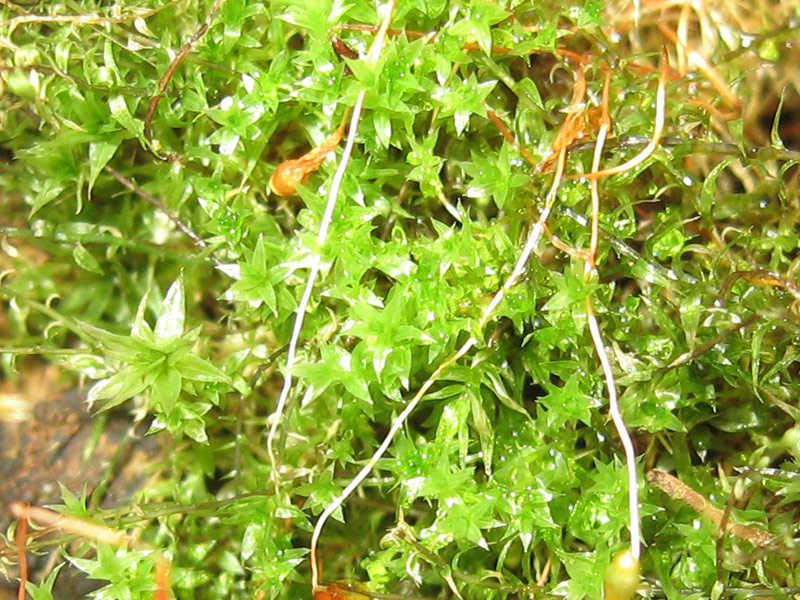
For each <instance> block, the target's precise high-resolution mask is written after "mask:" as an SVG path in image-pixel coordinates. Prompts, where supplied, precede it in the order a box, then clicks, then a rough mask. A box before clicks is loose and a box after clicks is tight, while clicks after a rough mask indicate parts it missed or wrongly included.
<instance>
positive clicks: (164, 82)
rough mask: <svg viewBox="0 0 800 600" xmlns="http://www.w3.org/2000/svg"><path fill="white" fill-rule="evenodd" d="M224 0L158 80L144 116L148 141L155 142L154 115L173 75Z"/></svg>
mask: <svg viewBox="0 0 800 600" xmlns="http://www.w3.org/2000/svg"><path fill="white" fill-rule="evenodd" d="M222 1H223V0H214V5H213V6H212V7H211V10H210V11H209V12H208V14H207V15H206V20H205V21H203V23H202V24H201V25H200V27H198V28H197V31H195V32H194V34H192V37H190V38H189V41H187V42H186V43H185V44H184V45H183V47H182V48H181V49H180V50H179V51H178V53H177V54H176V55H175V58H173V59H172V62H171V63H169V66H168V67H167V70H166V71H164V74H163V75H162V76H161V79H159V80H158V92H156V93H155V94H154V95H153V97H152V98H150V103H149V104H148V106H147V113H145V117H144V135H145V137H146V138H147V141H148V142H151V143H152V142H153V131H152V127H151V126H152V122H153V115H154V114H155V112H156V108H157V107H158V103H159V101H160V100H161V98H162V97H163V96H164V92H165V91H166V89H167V86H168V85H169V82H170V81H171V80H172V76H173V75H175V71H176V70H177V68H178V67H179V66H180V64H181V63H182V62H183V59H184V58H186V55H187V54H189V52H191V51H192V48H193V47H194V45H195V44H196V43H197V42H198V41H199V40H200V38H202V37H203V36H204V35H205V33H206V31H208V30H209V28H210V27H211V22H212V21H213V20H214V17H216V16H217V13H218V12H219V9H220V6H221V5H222Z"/></svg>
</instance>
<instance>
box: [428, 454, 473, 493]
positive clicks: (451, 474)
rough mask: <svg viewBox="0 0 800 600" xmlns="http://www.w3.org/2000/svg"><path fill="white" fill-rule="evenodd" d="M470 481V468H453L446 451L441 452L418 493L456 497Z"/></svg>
mask: <svg viewBox="0 0 800 600" xmlns="http://www.w3.org/2000/svg"><path fill="white" fill-rule="evenodd" d="M471 481H472V469H453V468H451V467H450V461H449V460H448V458H447V453H445V452H443V453H442V454H441V456H440V457H439V460H438V462H437V463H436V466H435V467H434V468H433V469H432V470H431V471H430V472H429V473H428V474H427V476H426V477H425V481H424V483H423V484H422V486H421V487H420V489H419V495H420V496H423V497H425V498H435V499H437V500H442V499H444V498H450V497H457V496H458V495H459V494H461V493H462V492H463V491H464V488H466V487H469V482H471Z"/></svg>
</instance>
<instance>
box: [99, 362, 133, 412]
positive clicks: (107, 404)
mask: <svg viewBox="0 0 800 600" xmlns="http://www.w3.org/2000/svg"><path fill="white" fill-rule="evenodd" d="M147 387H148V383H147V381H146V380H145V378H144V377H143V372H142V371H141V369H139V368H137V367H134V366H132V365H128V366H126V367H124V368H123V369H122V370H121V371H119V372H118V373H117V374H116V375H114V376H113V377H111V378H109V379H104V380H102V381H99V382H97V383H96V384H95V385H94V386H93V387H92V389H91V390H89V395H88V396H87V398H86V401H87V402H88V403H89V404H95V403H99V404H100V410H108V409H110V408H114V407H115V406H119V405H120V404H122V403H123V402H125V401H126V400H128V399H130V398H132V397H133V396H136V395H137V394H140V393H142V392H143V391H144V390H145V389H147Z"/></svg>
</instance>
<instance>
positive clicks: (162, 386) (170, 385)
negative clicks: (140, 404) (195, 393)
mask: <svg viewBox="0 0 800 600" xmlns="http://www.w3.org/2000/svg"><path fill="white" fill-rule="evenodd" d="M181 382H182V379H181V374H180V372H179V371H178V369H169V368H168V369H164V370H162V371H161V373H159V374H158V375H157V376H156V378H155V380H154V381H153V385H152V388H151V390H150V400H151V402H153V403H154V405H155V406H157V407H159V408H160V410H161V411H163V412H165V413H169V412H172V410H173V409H174V408H175V403H176V402H177V401H178V396H179V395H180V393H181Z"/></svg>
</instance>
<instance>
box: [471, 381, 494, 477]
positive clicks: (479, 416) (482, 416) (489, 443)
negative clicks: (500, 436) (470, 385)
mask: <svg viewBox="0 0 800 600" xmlns="http://www.w3.org/2000/svg"><path fill="white" fill-rule="evenodd" d="M467 395H468V397H469V405H470V412H471V413H472V426H473V427H474V428H475V431H477V432H478V439H480V441H481V451H482V452H483V465H484V468H485V469H486V472H487V473H488V474H491V472H492V458H493V456H494V432H493V428H492V422H491V420H490V419H489V415H488V414H487V413H486V409H484V407H483V400H482V399H481V395H480V393H468V394H467Z"/></svg>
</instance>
